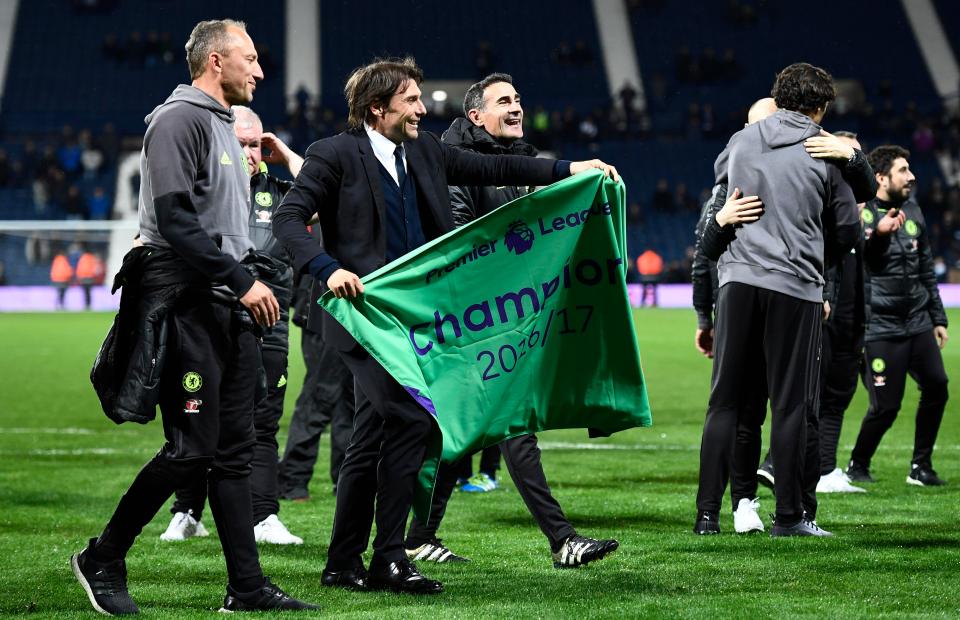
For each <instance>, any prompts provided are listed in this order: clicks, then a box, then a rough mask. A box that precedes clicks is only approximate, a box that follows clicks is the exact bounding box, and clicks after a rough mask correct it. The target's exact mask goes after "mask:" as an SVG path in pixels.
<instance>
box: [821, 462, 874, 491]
mask: <svg viewBox="0 0 960 620" xmlns="http://www.w3.org/2000/svg"><path fill="white" fill-rule="evenodd" d="M866 492H867V490H866V489H864V488H862V487H855V486H853V485H852V484H850V478H848V477H847V474H845V473H843V470H842V469H840V468H839V467H838V468H836V469H834V470H833V471H832V472H830V473H829V474H824V475H822V476H820V481H819V482H817V493H866Z"/></svg>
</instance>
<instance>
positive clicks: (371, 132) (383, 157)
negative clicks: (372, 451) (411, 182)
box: [363, 123, 410, 186]
mask: <svg viewBox="0 0 960 620" xmlns="http://www.w3.org/2000/svg"><path fill="white" fill-rule="evenodd" d="M363 128H364V129H366V130H367V137H368V138H370V146H372V147H373V154H374V155H376V156H377V159H378V160H379V161H380V163H381V164H383V167H384V168H386V169H387V173H388V174H389V175H390V177H391V178H392V179H393V182H394V183H396V184H397V186H399V185H400V179H398V178H397V163H396V162H397V160H396V158H395V157H394V155H393V153H394V151H396V150H397V146H399V145H397V144H394V142H393V140H391V139H390V138H388V137H386V136H385V135H383V134H382V133H380V132H379V131H376V130H375V129H374V128H373V127H371V126H370V125H368V124H366V123H364V124H363ZM402 152H403V157H402V158H401V159H402V160H403V169H404V170H405V171H406V172H407V173H408V174H409V172H410V170H409V169H408V168H407V149H403V151H402Z"/></svg>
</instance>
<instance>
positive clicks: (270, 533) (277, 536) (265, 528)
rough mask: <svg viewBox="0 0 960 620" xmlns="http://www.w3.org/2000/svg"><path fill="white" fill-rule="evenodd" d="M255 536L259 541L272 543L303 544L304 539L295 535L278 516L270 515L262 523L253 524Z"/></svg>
mask: <svg viewBox="0 0 960 620" xmlns="http://www.w3.org/2000/svg"><path fill="white" fill-rule="evenodd" d="M253 537H254V538H255V539H256V540H257V542H258V543H270V544H271V545H302V544H303V539H302V538H300V537H299V536H294V535H293V534H291V533H290V530H288V529H287V526H286V525H284V524H283V522H282V521H281V520H280V519H279V518H278V517H277V515H270V516H269V517H267V518H266V519H264V520H263V521H261V522H260V523H257V524H256V525H254V526H253Z"/></svg>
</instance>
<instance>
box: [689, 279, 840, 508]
mask: <svg viewBox="0 0 960 620" xmlns="http://www.w3.org/2000/svg"><path fill="white" fill-rule="evenodd" d="M821 314H822V305H821V304H819V303H815V302H809V301H803V300H800V299H797V298H794V297H790V296H789V295H784V294H781V293H777V292H775V291H770V290H766V289H761V288H757V287H753V286H749V285H746V284H740V283H737V282H733V283H729V284H726V285H725V286H723V287H721V288H720V293H719V297H718V300H717V320H716V325H715V328H714V329H715V333H716V336H717V338H716V341H715V348H714V351H715V353H714V365H713V382H712V383H713V384H712V386H711V391H710V405H709V408H708V409H707V416H706V421H705V423H704V427H703V439H702V442H701V446H700V488H699V490H698V493H697V509H698V510H700V511H707V512H719V510H720V503H721V501H722V497H723V492H724V489H725V487H726V484H727V480H728V478H729V476H730V461H731V459H730V455H731V454H732V453H733V448H734V442H735V438H736V435H737V427H738V424H740V423H741V419H742V418H745V417H746V415H748V414H747V413H744V412H745V411H746V412H749V411H751V410H753V411H756V409H755V408H754V409H751V408H750V407H749V405H748V403H749V402H750V399H751V398H756V396H755V394H756V391H757V385H758V383H759V382H760V381H762V380H763V378H762V377H758V376H756V374H757V371H756V370H755V369H756V368H757V363H758V362H757V360H761V359H762V360H763V364H764V372H763V373H762V374H763V375H764V376H765V379H766V385H767V389H768V391H769V398H770V409H771V412H772V426H773V428H772V432H771V449H772V452H773V461H774V468H775V470H776V472H777V474H776V478H775V480H776V483H775V484H776V488H775V492H776V496H777V510H776V518H777V521H778V522H779V523H783V524H788V525H789V524H791V523H794V522H796V521H798V520H799V519H800V518H801V517H802V515H803V488H804V480H805V479H808V478H805V477H804V468H805V467H806V466H810V467H812V468H814V469H816V468H818V467H819V463H818V462H816V461H815V460H813V459H812V458H810V459H808V458H807V454H806V452H807V447H808V446H807V424H808V421H809V420H811V419H815V416H816V406H817V400H818V391H819V371H820V366H819V363H820V339H821V328H820V319H821ZM747 422H754V421H749V420H748V421H747ZM754 426H759V424H756V423H754ZM808 475H809V474H808ZM815 475H816V473H814V474H812V475H809V476H810V477H812V476H815Z"/></svg>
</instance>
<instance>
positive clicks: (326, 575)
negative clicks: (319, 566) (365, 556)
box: [320, 566, 368, 590]
mask: <svg viewBox="0 0 960 620" xmlns="http://www.w3.org/2000/svg"><path fill="white" fill-rule="evenodd" d="M320 583H322V584H323V585H325V586H335V587H339V588H347V589H348V590H366V589H368V586H367V571H366V570H365V569H364V568H363V567H362V566H360V567H358V568H348V569H347V570H329V569H326V568H325V569H323V574H321V575H320Z"/></svg>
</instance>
